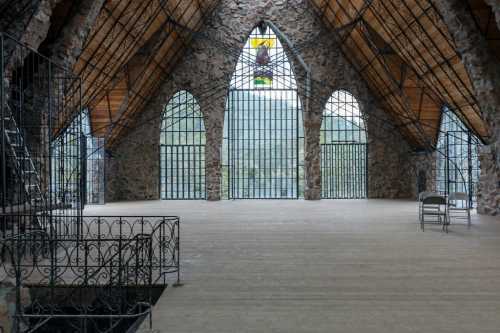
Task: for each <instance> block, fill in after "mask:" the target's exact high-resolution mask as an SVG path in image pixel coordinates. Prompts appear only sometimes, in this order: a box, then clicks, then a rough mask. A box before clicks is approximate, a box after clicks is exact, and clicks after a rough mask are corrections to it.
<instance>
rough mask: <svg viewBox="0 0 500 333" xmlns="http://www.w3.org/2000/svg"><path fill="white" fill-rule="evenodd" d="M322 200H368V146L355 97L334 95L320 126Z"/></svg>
mask: <svg viewBox="0 0 500 333" xmlns="http://www.w3.org/2000/svg"><path fill="white" fill-rule="evenodd" d="M320 143H321V186H322V187H321V196H322V197H323V198H330V199H354V198H366V195H367V194H366V193H367V186H366V184H367V166H366V165H367V143H366V130H365V124H364V121H363V119H362V117H361V112H360V110H359V105H358V102H357V101H356V99H355V98H354V96H353V95H351V94H350V93H348V92H347V91H344V90H338V91H335V92H334V93H333V94H332V96H330V98H329V99H328V102H327V103H326V106H325V109H324V111H323V121H322V123H321V137H320Z"/></svg>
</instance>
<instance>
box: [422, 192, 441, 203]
mask: <svg viewBox="0 0 500 333" xmlns="http://www.w3.org/2000/svg"><path fill="white" fill-rule="evenodd" d="M430 195H432V196H439V194H437V193H435V192H429V191H424V192H420V193H419V195H418V200H419V201H422V200H424V199H425V198H426V197H428V196H430Z"/></svg>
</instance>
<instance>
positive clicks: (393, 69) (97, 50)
mask: <svg viewBox="0 0 500 333" xmlns="http://www.w3.org/2000/svg"><path fill="white" fill-rule="evenodd" d="M310 1H311V3H312V4H313V5H314V6H315V8H316V9H317V11H318V13H319V15H320V16H321V17H322V19H323V20H324V22H325V23H326V25H328V26H329V27H331V31H332V35H333V36H334V37H335V38H336V39H338V41H339V42H340V43H341V45H342V51H343V52H344V54H345V55H346V57H347V58H348V59H350V61H351V62H352V65H353V66H354V68H355V69H356V70H357V71H358V72H359V73H360V74H361V76H362V77H363V78H364V79H365V80H366V81H367V83H368V85H369V87H370V89H371V90H372V91H373V92H374V93H375V95H376V96H377V98H378V99H379V100H380V102H381V105H382V106H383V107H384V109H385V110H386V111H387V112H388V113H389V114H391V115H392V117H393V118H394V120H395V122H396V124H397V127H398V128H399V129H400V130H401V132H402V133H403V134H404V135H405V137H406V138H407V139H408V141H409V142H410V143H412V144H413V146H414V147H415V148H429V147H432V146H433V145H435V143H436V140H437V136H438V131H439V123H440V117H441V108H442V106H443V105H448V106H449V107H450V108H452V109H454V110H455V111H456V113H457V114H458V115H459V117H460V118H461V119H462V120H463V121H464V123H465V124H466V125H467V126H468V127H469V128H470V129H471V130H472V131H473V132H474V133H475V134H476V135H478V136H479V137H480V138H482V139H487V138H488V132H487V128H486V126H485V125H484V123H483V121H482V119H481V117H480V111H479V106H478V104H477V100H476V98H475V96H474V94H473V89H472V85H471V82H470V80H469V77H468V75H467V72H466V70H465V67H464V65H463V63H462V62H461V60H460V57H459V55H458V53H457V52H456V48H455V45H454V43H453V39H452V38H451V36H450V34H449V32H448V31H447V28H446V26H445V24H444V23H443V21H442V19H441V17H440V15H439V13H438V11H437V10H436V8H435V7H434V5H433V4H432V1H431V0H371V1H368V0H310ZM468 1H469V5H470V6H471V10H472V11H473V13H474V17H475V20H476V22H477V24H478V26H479V27H480V28H481V31H482V32H483V33H484V34H485V36H487V37H489V38H490V39H491V40H489V43H490V45H491V46H492V47H493V48H494V49H495V48H496V50H498V52H500V47H499V44H498V43H499V34H498V30H497V29H496V24H495V23H494V18H492V17H491V16H492V14H491V9H489V12H488V6H486V5H484V3H483V0H468ZM217 2H218V0H169V1H166V0H107V1H106V2H105V5H104V7H103V9H102V10H101V13H100V15H99V17H98V19H97V21H96V24H95V25H94V27H93V28H92V31H91V33H90V36H89V38H88V40H87V42H86V45H85V47H84V50H83V52H82V54H81V56H80V58H79V59H78V61H77V63H76V64H75V66H74V71H75V73H76V74H78V75H79V76H80V77H81V78H82V81H83V86H84V92H83V97H82V103H83V105H87V106H88V107H89V109H90V111H91V125H92V129H93V131H94V134H95V135H97V136H100V137H106V138H107V140H108V144H109V145H112V144H113V142H114V141H115V140H116V139H117V138H118V137H119V136H120V134H122V133H124V129H126V128H127V127H128V126H131V122H132V121H133V119H134V118H136V117H134V115H135V114H136V113H137V112H139V111H141V110H142V108H143V107H144V106H145V104H146V103H147V101H148V100H149V99H150V97H151V96H153V95H154V94H155V92H156V91H157V89H158V88H159V86H160V84H161V82H162V80H165V79H167V78H168V75H169V73H170V72H171V70H172V68H173V66H175V64H176V62H177V61H178V60H179V59H180V58H181V57H182V54H183V51H184V50H185V47H186V45H187V44H188V43H189V41H190V39H191V38H192V37H193V34H194V32H196V31H198V30H199V29H200V28H201V27H202V25H203V21H204V18H205V17H206V16H207V15H208V13H209V12H211V11H212V10H213V9H214V8H215V6H216V4H217ZM485 6H486V7H485Z"/></svg>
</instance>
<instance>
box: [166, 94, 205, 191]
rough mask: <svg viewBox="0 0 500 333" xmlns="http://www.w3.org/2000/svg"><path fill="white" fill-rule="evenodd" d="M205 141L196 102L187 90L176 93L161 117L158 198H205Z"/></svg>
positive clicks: (201, 118)
mask: <svg viewBox="0 0 500 333" xmlns="http://www.w3.org/2000/svg"><path fill="white" fill-rule="evenodd" d="M205 140H206V139H205V127H204V125H203V117H202V114H201V112H200V106H199V104H198V102H196V100H195V98H194V97H193V95H191V94H190V93H189V92H187V91H184V90H182V91H179V92H177V93H176V94H175V95H174V96H173V97H172V98H171V99H170V101H169V102H168V104H167V106H166V107H165V109H164V111H163V114H162V117H161V134H160V197H161V198H162V199H204V198H205Z"/></svg>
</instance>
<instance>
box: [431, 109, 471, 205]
mask: <svg viewBox="0 0 500 333" xmlns="http://www.w3.org/2000/svg"><path fill="white" fill-rule="evenodd" d="M479 145H480V142H479V140H478V139H477V137H476V136H475V135H474V134H472V133H471V131H470V130H469V129H467V127H466V126H465V125H464V124H463V123H462V121H461V120H460V119H459V118H458V117H457V116H456V115H455V114H454V113H453V111H451V110H450V109H448V108H447V107H445V108H443V110H442V115H441V127H440V130H439V138H438V144H437V152H436V158H437V161H436V162H437V163H436V168H437V170H436V187H437V191H438V192H440V193H443V194H448V193H451V192H465V193H467V194H468V195H469V200H470V204H471V206H472V205H474V203H475V198H476V190H477V189H476V187H477V182H478V179H479V160H478V147H479Z"/></svg>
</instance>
